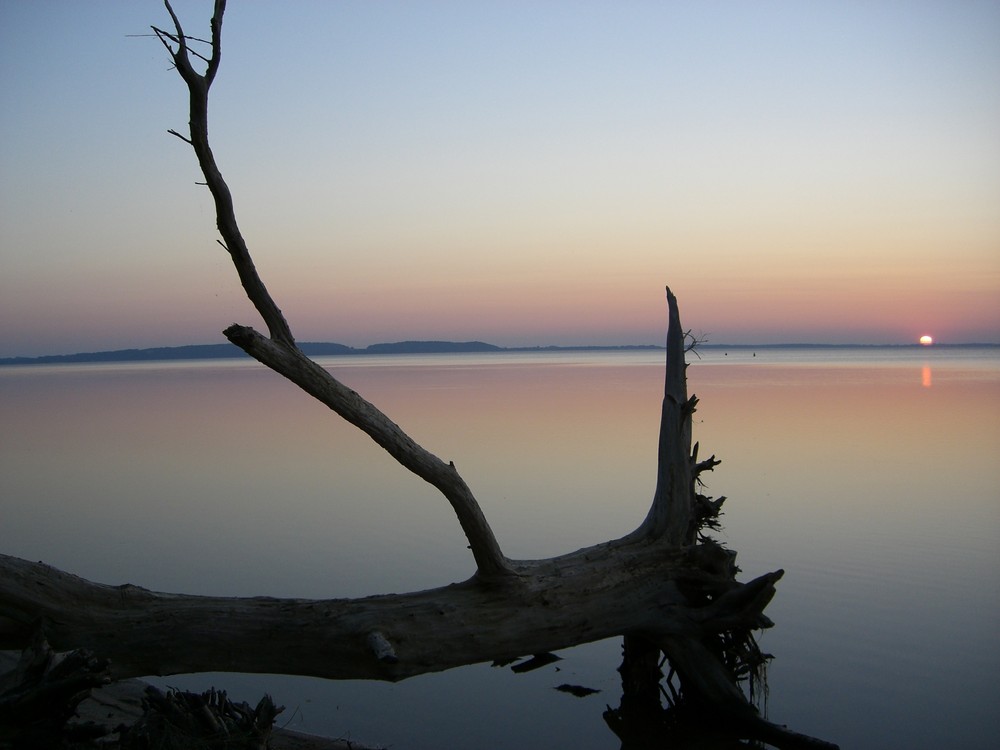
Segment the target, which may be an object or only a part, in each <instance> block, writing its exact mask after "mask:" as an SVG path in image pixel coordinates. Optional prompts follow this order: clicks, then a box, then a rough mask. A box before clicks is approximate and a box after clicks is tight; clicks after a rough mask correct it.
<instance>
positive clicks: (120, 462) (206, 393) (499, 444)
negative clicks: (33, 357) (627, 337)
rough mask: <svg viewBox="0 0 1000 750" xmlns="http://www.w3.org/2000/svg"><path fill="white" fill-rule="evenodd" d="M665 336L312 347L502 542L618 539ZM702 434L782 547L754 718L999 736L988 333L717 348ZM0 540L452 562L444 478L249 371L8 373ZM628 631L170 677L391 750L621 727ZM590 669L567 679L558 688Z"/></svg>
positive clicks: (72, 551) (742, 542)
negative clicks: (331, 667) (420, 658)
mask: <svg viewBox="0 0 1000 750" xmlns="http://www.w3.org/2000/svg"><path fill="white" fill-rule="evenodd" d="M660 356H661V355H660V354H657V353H613V354H611V353H600V354H599V353H594V354H531V355H528V354H524V355H514V354H504V355H490V356H476V355H464V356H457V357H456V356H430V357H419V358H417V357H412V356H410V357H385V358H372V357H366V358H329V359H324V360H322V361H323V363H324V364H325V365H327V366H330V367H331V368H333V369H334V370H335V371H336V372H337V373H338V374H339V376H340V377H341V378H342V379H343V380H344V381H345V382H347V383H348V384H349V385H351V386H352V387H354V388H356V389H357V390H359V391H360V392H362V393H363V394H364V395H366V396H367V397H369V398H370V399H371V400H373V401H375V403H377V404H378V405H379V406H381V407H382V408H383V409H384V410H385V411H387V412H388V413H389V414H390V415H391V416H392V417H393V418H394V419H395V420H396V421H397V422H398V423H399V424H400V425H402V426H403V427H404V429H406V430H408V431H409V432H410V434H411V435H413V436H414V437H415V438H416V439H417V440H418V441H419V442H421V443H422V444H423V445H424V446H425V447H427V448H429V449H430V450H432V451H434V452H435V453H437V454H438V455H440V456H441V457H442V458H445V459H448V460H453V461H455V463H456V465H457V466H458V468H459V470H460V471H461V472H462V473H463V475H464V477H465V478H466V480H467V481H468V482H469V484H470V486H471V487H472V488H473V490H474V491H475V492H476V494H477V496H478V497H479V499H480V502H481V503H482V505H483V508H484V511H485V513H486V515H487V517H488V518H489V519H490V521H491V523H492V524H493V527H494V530H495V531H496V533H497V536H498V538H499V540H500V543H501V545H502V546H503V548H504V550H505V552H506V553H507V554H508V555H510V556H512V557H545V556H550V555H556V554H560V553H563V552H568V551H571V550H573V549H576V548H578V547H581V546H584V545H588V544H592V543H595V542H599V541H602V540H605V539H609V538H612V537H616V536H620V535H622V534H624V533H627V532H628V531H631V530H632V529H633V528H634V527H635V526H636V525H637V524H638V523H639V522H640V521H641V519H642V518H643V516H644V515H645V512H646V510H647V508H648V505H649V499H650V497H651V495H652V489H653V478H654V470H655V446H656V433H657V421H658V411H659V400H660V393H661V388H662V385H661V378H662V365H661V362H660ZM689 381H690V388H691V390H692V391H694V392H696V393H697V394H698V395H699V397H700V398H701V405H700V408H699V411H698V413H697V414H696V420H697V421H696V425H695V439H697V440H699V441H700V442H701V445H702V455H703V456H704V455H708V454H710V453H715V454H716V455H717V456H719V457H720V458H721V459H722V460H723V464H722V465H721V466H720V467H719V468H718V469H717V470H716V471H715V473H714V474H713V475H711V476H709V484H710V488H709V489H710V492H711V493H712V494H715V495H720V494H724V495H727V496H728V497H729V498H730V499H729V501H728V503H727V505H726V513H725V516H724V518H723V520H724V523H725V530H724V533H723V534H722V538H723V540H724V541H725V542H726V543H727V544H729V546H731V547H732V548H734V549H736V550H738V551H739V562H740V564H741V567H742V568H743V570H744V576H745V578H746V579H749V578H751V577H754V576H756V575H758V574H760V573H763V572H766V571H768V570H773V569H775V568H779V567H782V568H785V570H786V571H787V572H786V575H785V578H784V579H783V580H782V581H781V583H780V584H779V587H778V596H777V597H776V598H775V600H774V602H773V603H772V604H771V606H770V607H769V609H768V614H769V615H770V616H771V617H772V619H774V620H775V621H776V623H777V627H775V628H774V629H773V630H770V631H768V632H767V633H765V634H764V635H763V637H762V645H763V647H764V648H765V650H767V651H769V652H771V653H773V654H775V655H776V657H777V658H776V659H775V661H774V662H773V663H772V667H771V670H770V673H769V682H770V700H769V704H768V706H769V714H770V716H771V718H772V719H774V720H776V721H778V722H781V723H788V724H789V725H791V726H792V727H793V728H795V729H798V730H799V731H803V732H807V733H812V734H816V735H819V736H822V737H824V738H826V739H830V740H834V741H837V742H840V743H841V744H842V746H843V747H845V748H885V747H907V748H940V747H962V748H987V747H994V746H995V743H996V732H995V729H994V725H995V722H994V721H992V720H991V719H990V716H991V715H992V713H993V711H994V710H995V706H996V705H997V703H998V699H1000V689H998V688H997V681H996V675H997V674H998V673H1000V636H998V633H1000V574H998V570H1000V541H998V540H1000V461H998V460H997V457H998V456H1000V353H998V352H997V351H996V350H995V349H994V350H974V349H968V350H947V349H927V350H914V349H898V350H882V349H860V350H841V349H838V350H819V351H812V350H810V351H792V350H759V351H758V352H756V356H753V352H751V351H746V350H733V351H730V352H728V353H726V352H722V351H718V350H711V351H708V352H707V353H706V354H704V357H703V359H701V360H698V359H695V360H694V361H693V364H692V367H691V369H690V370H689ZM0 424H2V425H3V432H2V437H0V440H2V442H0V512H2V523H0V549H2V550H3V551H4V552H5V553H7V554H13V555H17V556H20V557H25V558H29V559H33V560H45V561H46V562H48V563H50V564H53V565H56V566H58V567H60V568H63V569H66V570H69V571H72V572H74V573H77V574H79V575H82V576H85V577H88V578H91V579H94V580H98V581H101V582H105V583H111V584H119V583H124V582H131V583H134V584H137V585H141V586H145V587H148V588H153V589H158V590H165V591H182V592H188V593H206V594H223V595H273V596H296V597H333V596H359V595H364V594H371V593H379V592H394V591H407V590H412V589H419V588H427V587H431V586H437V585H441V584H444V583H447V582H450V581H457V580H462V579H464V578H466V577H468V575H469V574H470V573H471V572H472V561H471V557H470V555H469V553H468V550H467V549H466V547H465V539H464V537H463V536H462V534H461V530H460V529H459V527H458V524H457V521H455V519H454V516H453V515H452V513H451V510H450V508H449V506H448V505H447V503H446V502H445V501H444V499H443V498H441V497H440V496H438V495H437V494H436V493H435V492H434V491H433V490H431V489H429V488H427V487H425V486H424V485H423V483H422V482H420V480H417V479H415V478H413V477H411V476H410V475H409V474H408V473H407V472H405V471H404V470H402V469H400V468H398V467H397V466H396V464H395V463H394V462H393V461H392V460H391V459H389V458H387V457H385V456H384V455H383V454H382V452H381V451H380V450H379V449H378V448H377V447H376V446H374V444H373V443H371V441H370V440H369V439H368V438H367V437H365V436H363V435H362V434H360V433H359V432H357V431H356V430H354V429H353V428H350V427H348V426H346V425H344V424H342V423H341V422H340V421H339V420H338V419H337V418H335V417H334V415H332V414H331V413H329V412H327V411H325V410H324V409H323V408H322V407H320V406H318V405H314V403H313V402H312V401H311V400H310V399H309V398H308V397H307V396H305V395H304V394H302V393H300V392H299V391H298V390H297V389H295V388H294V386H291V385H289V384H286V383H285V382H284V381H282V380H281V379H280V378H279V377H278V376H276V375H274V374H273V373H271V372H269V371H267V370H265V369H263V368H261V367H260V366H258V365H256V364H254V363H249V362H242V361H231V362H222V363H220V362H212V363H171V364H130V365H80V366H46V367H21V368H12V367H7V368H0ZM619 649H620V644H619V643H618V642H617V641H607V642H602V643H598V644H592V645H589V646H584V647H581V648H578V649H573V650H571V651H567V652H565V653H563V654H562V656H563V657H564V659H563V661H561V662H558V663H557V664H555V665H553V666H550V667H547V668H544V669H541V670H538V671H536V672H531V673H528V674H523V675H514V674H513V673H511V672H510V670H504V669H497V668H491V667H489V666H485V665H480V666H472V667H468V668H463V669H458V670H453V671H451V672H448V673H446V674H440V675H430V676H426V677H420V678H415V679H413V680H409V681H406V682H404V683H402V684H398V685H385V684H380V683H366V682H346V683H330V682H326V681H322V680H315V679H305V678H289V677H283V676H265V677H260V676H253V675H249V676H248V675H197V676H175V677H170V678H166V679H164V680H163V682H164V683H165V684H170V685H176V686H180V687H188V688H192V689H194V688H203V687H206V686H207V685H208V684H214V685H216V686H219V687H225V688H227V689H229V690H230V693H231V694H236V695H237V697H239V698H241V699H246V700H253V701H255V700H256V699H257V698H258V697H259V696H260V694H261V693H262V692H264V691H265V690H266V691H270V692H271V693H272V694H274V695H275V697H276V699H277V700H278V702H279V703H283V704H284V705H285V706H287V710H286V712H285V714H284V715H283V716H282V717H279V719H280V720H282V721H290V726H292V727H295V728H298V729H302V730H305V731H312V732H317V733H323V734H328V735H332V736H347V737H351V738H353V739H355V740H358V741H362V742H368V743H382V744H385V745H389V746H392V747H394V748H400V749H401V750H416V749H420V748H483V747H490V748H553V747H574V748H593V749H594V750H597V749H608V750H610V749H612V748H617V747H618V742H617V740H616V738H615V737H614V735H612V733H611V732H610V731H609V730H608V729H607V728H606V727H605V726H604V723H603V721H602V719H601V712H602V710H603V709H604V707H605V705H606V704H611V705H613V706H617V705H618V701H619V698H620V694H619V692H618V683H617V679H616V678H617V674H616V673H615V671H614V669H615V667H616V666H617V664H618V662H619ZM566 682H569V683H575V684H582V685H585V686H588V687H591V688H596V689H599V690H600V691H601V692H600V693H598V694H596V695H593V696H590V697H588V698H584V699H578V698H573V697H571V696H569V695H566V694H563V693H560V692H557V691H555V690H553V688H554V687H555V686H556V685H559V684H562V683H566Z"/></svg>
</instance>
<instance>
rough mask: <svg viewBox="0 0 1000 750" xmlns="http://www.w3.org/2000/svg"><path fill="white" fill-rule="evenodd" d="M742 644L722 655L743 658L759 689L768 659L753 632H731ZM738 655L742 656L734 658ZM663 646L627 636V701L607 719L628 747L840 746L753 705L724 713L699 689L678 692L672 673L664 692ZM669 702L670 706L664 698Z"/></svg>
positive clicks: (827, 749)
mask: <svg viewBox="0 0 1000 750" xmlns="http://www.w3.org/2000/svg"><path fill="white" fill-rule="evenodd" d="M728 637H729V638H733V637H736V638H738V639H739V640H740V641H741V643H740V644H739V645H736V646H734V644H732V643H725V644H720V654H721V655H722V656H724V657H726V656H728V657H730V658H737V659H738V660H739V661H740V663H741V664H742V665H743V667H745V670H742V671H745V672H746V677H747V679H748V680H749V681H750V683H751V686H750V692H751V694H752V693H753V691H754V687H753V682H754V680H760V679H764V668H765V662H766V660H767V659H768V658H769V657H767V656H766V655H764V654H762V653H761V652H760V651H759V649H758V648H757V646H756V643H755V642H754V640H753V637H752V635H751V634H750V633H749V632H748V631H744V632H743V633H729V634H728ZM734 655H737V656H735V657H734ZM662 666H663V664H662V662H661V661H660V649H659V648H658V647H656V646H655V645H654V644H652V643H650V642H649V641H646V640H644V639H642V638H635V637H626V638H625V639H624V648H623V657H622V664H621V666H620V667H619V669H618V671H619V672H620V674H621V678H622V699H621V703H620V705H619V707H618V708H611V707H610V706H609V707H608V709H607V710H606V711H605V712H604V721H605V722H606V723H607V725H608V727H609V728H610V729H611V730H612V731H613V732H614V733H615V734H616V735H618V737H619V739H621V741H622V750H661V749H662V748H670V749H671V750H685V749H686V748H690V750H705V749H706V748H711V749H712V750H737V749H738V748H751V747H757V745H753V744H747V743H745V742H743V740H744V739H748V740H753V741H759V742H766V743H767V744H769V745H773V746H774V747H778V748H782V749H783V750H836V748H837V746H836V745H834V744H832V743H829V742H825V741H823V740H819V739H816V738H814V737H809V736H807V735H803V734H799V733H797V732H793V731H791V730H789V729H788V728H787V727H783V726H779V725H777V724H773V723H771V722H769V721H767V720H765V719H763V718H762V717H761V716H759V715H758V713H757V712H756V711H755V710H752V709H751V708H750V707H749V706H745V707H743V708H742V709H736V710H731V711H724V712H720V711H718V708H717V706H714V705H711V704H706V703H705V702H704V700H701V698H700V696H699V695H698V694H697V693H692V694H691V696H690V697H688V695H687V693H686V692H684V691H682V692H680V693H678V692H677V691H676V690H675V689H674V688H673V684H672V682H671V680H670V677H671V676H672V674H673V671H674V670H673V668H671V675H668V677H667V682H666V685H667V687H668V688H669V690H670V692H669V694H668V693H667V692H665V691H664V690H663V684H664V683H663V673H662V672H661V667H662ZM661 698H662V699H663V701H665V702H666V706H664V705H663V702H662V701H661Z"/></svg>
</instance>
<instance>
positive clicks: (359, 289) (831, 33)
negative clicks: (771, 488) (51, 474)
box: [0, 0, 1000, 356]
mask: <svg viewBox="0 0 1000 750" xmlns="http://www.w3.org/2000/svg"><path fill="white" fill-rule="evenodd" d="M57 5H58V6H59V12H53V10H52V6H51V5H44V6H42V5H38V4H35V3H5V4H2V5H0V97H2V100H0V167H2V169H0V263H2V268H3V274H2V275H0V356H28V355H37V354H54V353H67V352H74V351H91V350H100V349H114V348H126V347H146V346H162V345H179V344H187V343H208V342H214V341H220V340H222V338H221V333H220V332H221V330H222V329H223V328H224V327H225V326H227V325H228V324H229V323H232V322H241V323H244V324H251V325H258V322H257V319H256V316H255V314H254V313H253V311H252V310H251V309H250V308H249V305H248V303H246V301H245V300H244V299H243V298H242V296H241V290H240V288H239V286H238V283H237V280H236V277H235V274H234V272H233V271H232V269H231V268H230V267H229V266H228V259H227V258H226V257H225V255H224V253H223V252H222V251H221V249H220V248H219V247H218V246H217V245H215V236H216V235H215V231H214V226H213V225H214V217H213V215H212V209H211V205H210V203H209V202H208V200H207V199H206V196H205V195H204V193H203V188H199V187H197V186H196V185H195V184H194V183H195V182H196V181H197V180H198V179H199V178H200V176H199V175H198V174H197V171H196V164H195V161H194V157H193V155H192V154H191V153H190V151H189V149H188V148H187V147H186V145H185V144H183V143H182V142H181V141H179V140H177V139H175V138H172V137H170V136H168V135H166V130H167V129H168V128H178V129H182V128H183V126H184V123H185V122H186V119H187V115H186V112H185V110H184V93H183V88H182V84H181V82H180V81H179V79H177V76H176V74H174V73H173V72H172V71H170V70H169V66H168V64H167V62H166V59H165V53H164V52H163V50H162V49H160V48H159V47H158V45H157V43H156V42H155V40H152V39H149V38H142V37H138V38H136V37H132V36H129V35H132V34H142V33H144V30H146V29H147V28H148V25H149V24H150V23H159V24H163V23H165V21H166V19H165V18H164V14H163V12H162V11H161V9H160V8H159V6H158V5H157V4H156V3H150V4H133V3H130V4H126V5H118V4H98V5H97V6H91V5H80V4H77V3H71V2H65V3H61V4H60V3H57ZM208 5H209V4H208V3H202V2H193V0H192V1H191V2H187V1H185V2H181V3H179V8H180V10H181V12H182V13H183V14H184V18H185V19H186V22H187V23H188V24H189V25H190V29H189V30H190V31H191V33H200V32H202V31H203V29H204V22H205V20H206V19H207V14H208V9H207V8H208ZM713 9H714V10H713ZM998 27H1000V9H998V8H997V7H996V6H995V5H993V4H971V3H970V4H958V5H956V4H944V3H941V4H935V3H922V4H915V5H913V6H910V7H908V8H907V9H906V11H905V12H904V11H902V10H900V9H899V8H898V6H895V5H892V4H888V3H872V4H863V5H858V4H850V5H841V4H828V5H824V4H807V5H803V4H798V3H776V4H773V5H769V4H761V5H748V4H745V3H737V2H732V3H725V2H724V3H722V4H721V5H718V6H715V5H713V6H711V8H708V7H707V6H702V5H692V6H685V5H681V4H662V5H659V4H648V5H646V4H643V5H629V6H625V7H623V6H621V5H620V4H616V3H593V4H586V5H584V6H577V5H575V4H572V5H563V4H560V3H553V4H533V3H532V4H514V5H511V6H509V7H508V6H505V7H504V8H500V7H499V6H493V5H489V4H469V5H467V6H465V5H463V6H453V5H448V6H447V7H445V6H443V5H437V4H433V3H431V4H427V5H421V6H413V5H410V4H405V3H386V4H378V5H377V6H373V5H372V4H369V3H361V2H344V3H336V4H326V3H317V4H306V5H303V6H299V7H298V8H296V9H295V11H294V12H291V11H289V9H288V8H287V6H283V5H280V4H254V5H251V6H243V5H235V6H233V7H232V8H230V10H229V11H228V13H227V22H226V27H225V35H226V36H225V40H226V43H227V46H226V48H225V49H226V53H225V56H224V60H223V67H222V73H221V74H220V76H219V79H218V80H217V82H216V86H215V89H214V90H213V91H214V99H213V104H212V106H213V110H212V117H213V119H212V138H213V142H214V147H215V151H216V155H217V157H218V159H219V161H220V164H221V166H222V169H223V172H224V174H225V175H226V177H227V179H228V180H229V182H230V185H231V187H232V189H233V192H234V194H235V197H236V201H237V211H238V215H239V217H240V220H241V224H242V227H243V231H244V234H245V236H246V237H247V239H248V242H249V244H250V247H251V250H252V251H253V252H254V253H255V257H256V260H257V264H258V267H259V269H260V270H261V273H262V275H263V277H264V279H265V281H266V282H267V283H268V285H269V287H270V288H271V290H272V293H273V294H274V296H275V298H276V300H277V301H278V304H279V305H280V306H281V307H282V308H283V310H284V311H285V313H286V315H287V316H288V318H289V321H290V323H291V324H292V327H293V330H294V332H295V334H296V336H297V337H298V338H299V339H300V340H303V341H309V340H324V341H338V342H342V343H347V344H352V345H366V344H370V343H375V342H381V341H393V340H402V339H414V338H417V339H455V340H470V339H481V340H486V341H490V342H493V343H497V344H501V345H528V346H533V345H548V344H581V343H588V344H625V343H638V344H646V343H659V342H660V341H661V340H662V338H663V335H664V317H665V305H664V303H663V287H664V286H665V285H668V284H669V285H670V286H671V288H672V289H673V290H674V291H675V293H676V294H677V295H678V297H679V298H680V300H681V305H682V308H681V312H682V316H683V318H684V322H685V325H686V326H688V327H691V328H692V329H694V330H695V331H698V332H702V333H705V334H707V335H708V337H709V339H710V340H711V341H714V342H717V343H779V342H817V343H848V342H853V343H909V342H915V341H916V340H917V338H918V337H919V336H920V335H921V334H924V333H929V334H931V335H933V336H934V337H935V338H936V339H937V340H938V341H941V342H953V343H956V342H971V341H976V342H1000V140H998V139H997V138H996V133H997V132H998V130H1000V96H998V95H997V94H998V92H1000V43H998V41H997V38H996V35H995V33H994V31H995V29H996V28H998ZM262 47H266V48H267V49H280V50H282V53H281V54H280V55H261V54H260V50H261V48H262ZM40 49H45V50H47V52H46V54H45V55H39V54H37V51H38V50H40Z"/></svg>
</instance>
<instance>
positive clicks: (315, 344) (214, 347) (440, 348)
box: [0, 339, 1000, 365]
mask: <svg viewBox="0 0 1000 750" xmlns="http://www.w3.org/2000/svg"><path fill="white" fill-rule="evenodd" d="M297 345H298V346H299V347H306V348H309V349H313V350H315V349H317V348H326V349H329V351H313V352H312V356H366V355H367V356H371V355H374V354H463V353H467V354H477V353H478V354H488V353H490V352H497V353H502V352H545V351H636V350H656V351H663V350H665V348H666V347H665V346H664V345H663V344H571V345H562V344H545V345H535V346H499V345H496V344H490V343H488V342H485V341H480V340H474V341H448V340H441V339H409V340H406V341H395V342H382V343H377V344H369V345H368V346H366V347H354V346H350V345H348V344H340V343H336V342H323V341H300V342H297ZM953 347H997V348H1000V343H991V342H961V343H939V342H934V343H933V344H920V343H882V344H858V343H846V344H845V343H840V344H830V343H813V342H798V343H754V344H735V343H720V344H716V343H712V342H698V343H697V345H696V347H695V349H778V348H787V349H805V348H810V349H874V348H908V349H936V348H953ZM192 350H194V351H192ZM185 352H187V353H189V354H194V355H198V354H200V355H201V356H200V357H198V356H196V357H195V358H201V359H233V358H240V357H246V356H249V355H247V354H246V353H245V352H244V351H243V350H242V349H240V348H239V347H238V346H236V345H235V344H233V343H231V342H228V341H225V342H217V343H213V344H180V345H176V346H153V347H142V348H139V347H129V348H125V349H106V350H97V351H89V352H74V353H70V354H42V355H35V356H14V357H0V365H17V364H59V363H66V364H70V363H85V362H115V361H149V360H158V359H178V360H180V359H186V358H187V357H185V356H183V354H184V353H185ZM305 353H306V354H309V352H305Z"/></svg>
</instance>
